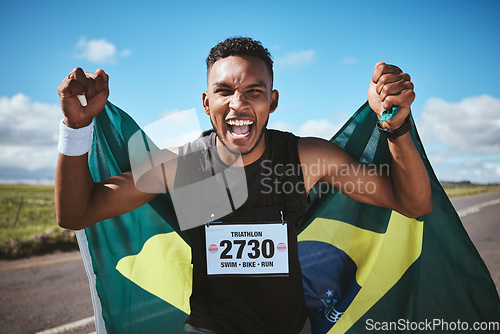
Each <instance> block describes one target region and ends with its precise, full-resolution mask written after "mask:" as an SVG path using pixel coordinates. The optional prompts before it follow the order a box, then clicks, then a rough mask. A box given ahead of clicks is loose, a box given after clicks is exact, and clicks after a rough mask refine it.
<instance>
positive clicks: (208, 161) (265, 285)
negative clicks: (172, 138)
mask: <svg viewBox="0 0 500 334" xmlns="http://www.w3.org/2000/svg"><path fill="white" fill-rule="evenodd" d="M265 141H266V148H265V151H264V153H263V155H262V156H261V157H260V158H259V159H258V160H257V161H255V162H253V163H252V164H250V165H247V166H245V167H244V168H245V176H246V179H247V180H246V181H247V185H248V198H247V200H246V202H245V203H244V204H243V205H242V206H241V207H240V208H238V209H237V210H236V211H235V212H233V213H231V214H229V215H227V216H225V217H224V218H222V219H219V220H221V221H226V222H239V223H244V222H257V221H270V220H274V221H280V220H281V219H282V218H281V213H280V211H282V212H283V214H284V219H285V220H286V221H287V227H288V228H287V232H288V250H289V266H288V267H289V275H288V276H284V277H283V276H279V277H274V276H273V277H262V276H261V277H249V276H208V275H207V265H206V246H205V227H204V226H200V227H196V228H193V229H190V230H188V233H189V236H190V239H191V253H192V263H193V291H192V294H191V298H190V305H191V314H190V315H189V317H188V319H187V321H186V322H187V323H189V324H191V325H193V326H196V327H201V328H205V329H211V330H214V331H216V332H217V333H221V334H223V333H224V334H225V333H227V334H234V333H252V334H256V333H280V334H281V333H283V334H288V333H290V334H292V333H299V332H300V330H301V329H302V327H303V326H304V323H305V321H306V319H307V316H308V313H307V309H306V306H305V301H304V290H303V286H302V275H301V270H300V264H299V260H298V255H297V227H298V225H299V224H300V221H301V219H302V217H303V214H304V209H305V206H306V204H307V199H306V192H305V188H304V182H303V176H302V171H301V168H300V161H299V156H298V146H297V143H298V137H296V136H294V135H293V134H291V133H287V132H281V131H276V130H267V131H266V135H265ZM215 142H216V134H215V132H214V131H213V130H210V131H206V132H204V133H203V134H202V136H201V137H200V138H199V139H198V140H196V141H195V142H193V143H190V144H187V145H185V146H183V147H182V148H181V151H180V152H179V153H180V156H183V155H186V154H189V153H192V152H195V151H199V152H200V153H199V154H200V159H201V160H200V165H201V167H200V172H201V173H202V174H209V175H210V174H213V173H217V172H218V170H220V169H221V168H224V166H225V164H224V163H223V162H222V161H221V159H220V158H219V157H218V155H217V154H216V152H217V150H216V149H209V148H214V147H215ZM214 152H215V154H214ZM179 167H181V168H179ZM179 167H178V172H177V173H178V174H179V175H180V176H178V175H176V183H177V182H178V180H180V179H182V178H183V177H182V173H183V172H184V170H183V168H182V166H181V163H179ZM182 182H186V180H183V181H182ZM193 210H196V208H193Z"/></svg>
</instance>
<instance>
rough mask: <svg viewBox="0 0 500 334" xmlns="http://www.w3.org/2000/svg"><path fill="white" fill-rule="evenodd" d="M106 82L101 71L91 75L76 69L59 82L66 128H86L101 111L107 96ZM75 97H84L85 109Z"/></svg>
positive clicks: (104, 75) (105, 77)
mask: <svg viewBox="0 0 500 334" xmlns="http://www.w3.org/2000/svg"><path fill="white" fill-rule="evenodd" d="M108 80H109V78H108V75H107V74H106V73H104V71H103V70H101V69H99V70H97V71H96V73H91V72H83V70H82V69H81V68H79V67H77V68H75V69H74V70H73V71H71V73H70V74H69V75H68V76H67V77H66V78H65V79H64V80H63V81H62V82H61V84H60V85H59V87H58V93H59V99H60V100H61V108H62V111H63V114H64V123H65V124H66V125H67V126H69V127H71V128H81V127H84V126H87V125H89V124H90V122H91V121H92V118H93V117H94V116H96V115H97V114H99V113H100V112H101V111H102V110H103V108H104V106H105V105H106V101H107V100H108V96H109V86H108ZM77 95H85V97H86V98H87V106H86V107H82V105H81V104H80V101H79V100H78V98H77Z"/></svg>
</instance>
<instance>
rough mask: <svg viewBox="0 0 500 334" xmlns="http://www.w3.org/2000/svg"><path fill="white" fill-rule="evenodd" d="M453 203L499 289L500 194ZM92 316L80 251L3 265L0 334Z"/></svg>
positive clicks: (81, 333) (83, 326)
mask: <svg viewBox="0 0 500 334" xmlns="http://www.w3.org/2000/svg"><path fill="white" fill-rule="evenodd" d="M452 203H453V205H454V206H455V208H456V210H457V211H458V213H459V214H460V215H461V218H462V222H463V224H464V226H465V229H466V230H467V232H468V233H469V236H470V237H471V239H472V241H473V242H474V244H475V245H476V247H477V249H478V251H479V253H480V254H481V257H482V258H483V260H484V262H485V263H486V265H487V266H488V268H489V270H490V273H491V276H492V277H493V280H494V281H495V284H496V286H497V290H499V288H500V193H495V194H487V195H481V196H475V197H469V198H461V199H455V200H453V201H452ZM92 316H93V311H92V303H91V300H90V292H89V285H88V281H87V276H86V274H85V270H84V268H83V262H82V260H81V257H80V253H79V252H71V253H61V254H53V255H46V256H38V257H33V258H30V259H24V260H18V261H0V333H9V334H11V333H12V334H14V333H38V332H41V331H46V334H49V333H50V334H55V333H74V334H88V333H92V332H94V331H95V327H94V323H93V319H92ZM64 325H66V326H65V327H62V326H64Z"/></svg>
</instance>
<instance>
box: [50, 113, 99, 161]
mask: <svg viewBox="0 0 500 334" xmlns="http://www.w3.org/2000/svg"><path fill="white" fill-rule="evenodd" d="M93 133H94V120H93V119H92V122H91V123H90V124H89V125H87V126H85V127H83V128H78V129H73V128H70V127H68V126H67V125H66V124H64V122H63V121H62V120H61V123H60V124H59V144H58V145H57V148H58V149H59V152H60V153H62V154H64V155H67V156H70V157H76V156H79V155H84V154H85V153H87V152H88V151H90V148H91V147H92V137H93Z"/></svg>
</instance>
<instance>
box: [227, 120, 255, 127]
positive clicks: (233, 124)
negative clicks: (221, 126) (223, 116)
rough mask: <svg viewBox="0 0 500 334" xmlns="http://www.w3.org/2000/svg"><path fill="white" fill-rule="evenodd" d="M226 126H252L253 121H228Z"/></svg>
mask: <svg viewBox="0 0 500 334" xmlns="http://www.w3.org/2000/svg"><path fill="white" fill-rule="evenodd" d="M227 124H229V125H231V126H243V125H252V124H253V121H250V120H248V119H245V120H243V119H230V120H229V121H227Z"/></svg>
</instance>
